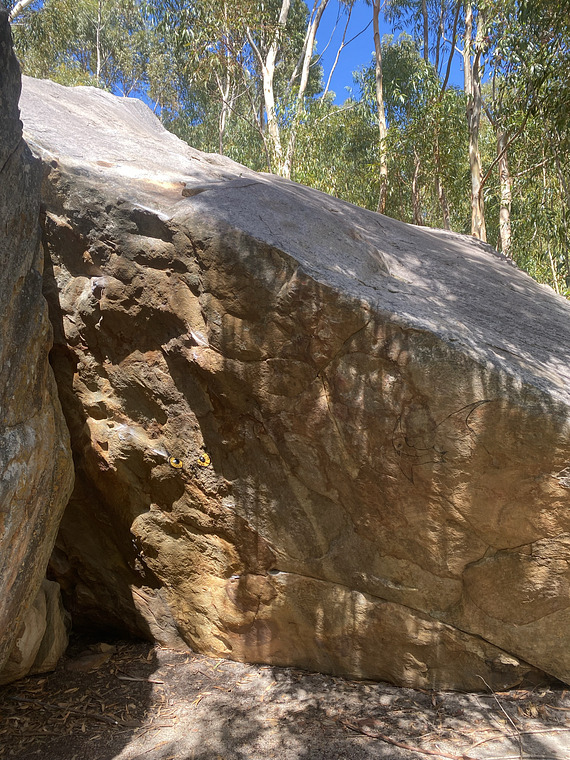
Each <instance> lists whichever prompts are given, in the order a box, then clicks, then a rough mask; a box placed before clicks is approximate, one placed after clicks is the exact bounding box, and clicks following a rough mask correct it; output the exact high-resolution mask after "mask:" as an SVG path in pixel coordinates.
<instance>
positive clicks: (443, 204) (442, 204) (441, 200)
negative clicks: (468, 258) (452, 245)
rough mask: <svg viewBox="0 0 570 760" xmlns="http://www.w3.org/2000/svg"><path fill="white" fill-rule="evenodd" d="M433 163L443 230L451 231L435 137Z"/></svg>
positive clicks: (437, 142) (437, 141)
mask: <svg viewBox="0 0 570 760" xmlns="http://www.w3.org/2000/svg"><path fill="white" fill-rule="evenodd" d="M433 153H434V163H435V192H436V195H437V199H438V201H439V205H440V208H441V216H442V219H443V229H444V230H450V229H451V215H450V212H449V201H448V199H447V193H446V192H445V187H444V186H443V182H442V181H441V159H440V154H439V137H438V136H437V134H436V136H435V142H434V150H433Z"/></svg>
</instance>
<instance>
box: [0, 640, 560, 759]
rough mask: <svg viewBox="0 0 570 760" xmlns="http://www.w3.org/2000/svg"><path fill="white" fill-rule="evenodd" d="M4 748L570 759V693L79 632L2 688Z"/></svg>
mask: <svg viewBox="0 0 570 760" xmlns="http://www.w3.org/2000/svg"><path fill="white" fill-rule="evenodd" d="M482 688H483V689H485V685H484V684H482ZM0 757H2V758H12V759H14V760H28V759H30V760H31V759H32V758H42V760H265V758H278V760H372V759H373V758H382V759H383V760H411V759H412V758H414V759H415V760H417V759H418V758H422V757H423V758H426V757H432V758H451V759H452V760H455V759H459V758H461V760H469V759H471V758H474V759H476V760H490V759H491V758H496V759H497V760H499V758H500V759H501V760H508V759H509V758H512V760H521V758H522V759H523V760H568V758H570V692H569V691H567V690H566V689H565V688H564V687H563V686H561V685H560V686H559V687H557V686H555V685H552V684H550V685H547V684H545V685H543V686H539V687H536V688H534V689H532V690H518V691H511V692H505V693H495V694H493V693H492V692H490V691H489V690H487V691H486V692H485V691H482V692H481V693H480V694H457V693H451V692H423V691H413V690H411V689H402V688H397V687H394V686H390V685H388V684H385V683H372V682H368V681H347V680H344V679H341V678H333V677H330V676H323V675H319V674H314V673H306V672H303V671H299V670H294V669H288V668H286V669H283V668H275V667H267V666H252V665H244V664H242V663H236V662H230V661H228V660H215V659H212V658H209V657H204V656H202V655H197V654H194V653H188V652H184V653H181V652H176V651H172V650H168V649H163V648H161V647H156V646H152V645H151V644H149V643H144V642H126V641H122V642H113V643H101V642H88V641H87V640H86V639H84V638H83V639H81V638H79V639H78V638H76V639H74V641H73V642H72V645H71V646H70V648H69V650H68V653H67V655H66V656H65V658H64V659H63V661H62V662H61V663H60V665H59V666H58V669H57V670H56V671H55V672H54V673H52V674H50V675H47V676H35V677H31V678H27V679H24V680H22V681H19V682H17V683H14V684H10V685H9V686H5V687H2V688H0Z"/></svg>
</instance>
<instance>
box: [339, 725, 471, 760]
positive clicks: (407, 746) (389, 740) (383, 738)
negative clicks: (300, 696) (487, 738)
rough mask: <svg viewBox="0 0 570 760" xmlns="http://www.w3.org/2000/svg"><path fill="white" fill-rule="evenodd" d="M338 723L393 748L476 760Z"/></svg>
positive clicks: (436, 755) (364, 728)
mask: <svg viewBox="0 0 570 760" xmlns="http://www.w3.org/2000/svg"><path fill="white" fill-rule="evenodd" d="M340 722H341V723H342V724H343V725H344V726H346V727H347V728H350V729H351V731H356V732H357V733H359V734H364V736H369V737H370V738H371V739H380V740H381V741H383V742H387V743H388V744H392V745H394V747H400V749H407V750H408V751H410V752H419V753H420V754H421V755H431V756H432V757H444V758H447V760H476V758H474V757H472V756H471V755H467V754H465V753H462V754H461V755H452V754H450V753H448V752H442V751H441V750H435V749H422V748H420V747H413V746H412V745H411V744H404V742H399V741H397V740H396V739H392V737H391V736H387V735H386V734H381V733H380V732H378V731H374V729H373V728H368V726H359V725H358V724H355V723H350V722H349V721H347V720H341V721H340Z"/></svg>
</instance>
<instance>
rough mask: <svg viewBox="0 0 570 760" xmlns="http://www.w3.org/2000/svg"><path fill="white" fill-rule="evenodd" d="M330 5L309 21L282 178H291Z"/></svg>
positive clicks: (320, 8) (321, 7)
mask: <svg viewBox="0 0 570 760" xmlns="http://www.w3.org/2000/svg"><path fill="white" fill-rule="evenodd" d="M328 4H329V0H320V3H319V6H318V8H317V9H316V12H315V13H314V15H313V17H312V18H310V19H309V26H308V28H307V35H306V42H305V55H304V56H303V65H302V68H301V81H300V83H299V90H298V92H297V98H296V101H297V102H296V104H295V116H294V117H293V123H292V125H291V130H290V132H289V141H288V144H287V154H286V156H285V160H284V162H283V165H282V166H281V167H280V171H279V174H281V176H282V177H287V178H289V177H290V176H291V166H292V164H293V154H294V152H295V141H296V138H297V130H298V128H299V121H300V119H301V115H302V113H303V111H304V103H305V91H306V89H307V84H308V82H309V70H310V67H311V58H312V57H313V48H314V46H315V37H316V35H317V29H318V28H319V24H320V23H321V18H322V16H323V13H324V12H325V8H326V7H327V5H328Z"/></svg>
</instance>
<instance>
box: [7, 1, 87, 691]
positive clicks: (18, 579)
mask: <svg viewBox="0 0 570 760" xmlns="http://www.w3.org/2000/svg"><path fill="white" fill-rule="evenodd" d="M19 94H20V71H19V67H18V63H17V61H16V58H15V57H14V55H13V53H12V47H11V37H10V27H9V24H8V17H7V14H6V12H5V11H0V230H1V231H2V233H1V235H0V262H1V268H0V314H1V315H2V330H1V331H0V410H1V411H0V589H1V593H0V680H1V679H3V680H7V676H6V675H3V674H2V673H1V671H2V669H3V667H4V665H5V663H6V661H7V659H8V657H9V656H10V653H11V651H12V649H13V647H14V645H15V644H16V641H17V640H18V641H20V642H21V639H22V636H23V632H24V629H25V628H26V625H27V623H26V620H27V618H28V617H29V614H32V613H31V612H30V611H31V610H32V609H34V610H36V612H37V609H36V607H37V605H39V607H42V605H41V600H40V596H41V592H40V585H41V583H42V578H43V576H44V574H45V570H46V566H47V563H48V559H49V556H50V553H51V551H52V548H53V544H54V541H55V537H56V533H57V529H58V525H59V520H60V518H61V515H62V512H63V509H64V508H65V505H66V504H67V500H68V498H69V495H70V493H71V488H72V484H73V466H72V461H71V451H70V448H69V435H68V432H67V429H66V426H65V422H64V419H63V415H62V413H61V407H60V405H59V401H58V398H57V389H56V387H55V383H54V379H53V374H52V372H51V369H50V367H49V364H48V352H49V350H50V347H51V328H50V323H49V319H48V314H47V307H46V303H45V300H44V298H43V297H42V269H43V255H42V252H41V249H40V226H39V208H40V184H41V166H40V163H39V162H38V161H37V160H35V159H33V157H32V155H31V153H30V151H29V149H28V148H27V146H26V144H25V143H24V141H23V140H22V125H21V123H20V120H19V117H18V98H19ZM38 593H39V596H38ZM34 600H35V601H34ZM33 605H35V606H33ZM42 609H44V611H45V601H44V604H43V608H42ZM28 613H29V614H28ZM34 614H35V613H34ZM36 617H37V615H36ZM39 625H40V627H41V625H43V626H44V628H45V625H46V620H45V617H44V620H43V623H42V622H40V623H39ZM37 644H38V646H39V644H40V641H38V642H37ZM13 654H14V656H19V655H17V652H14V653H13ZM32 662H33V658H32ZM30 664H31V663H30Z"/></svg>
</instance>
